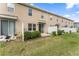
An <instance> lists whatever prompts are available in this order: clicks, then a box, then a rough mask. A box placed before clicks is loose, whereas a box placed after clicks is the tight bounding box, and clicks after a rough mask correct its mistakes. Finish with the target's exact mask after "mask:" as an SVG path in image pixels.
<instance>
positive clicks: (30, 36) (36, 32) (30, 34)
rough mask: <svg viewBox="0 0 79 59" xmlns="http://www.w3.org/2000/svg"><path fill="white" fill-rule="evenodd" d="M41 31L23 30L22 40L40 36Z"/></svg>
mask: <svg viewBox="0 0 79 59" xmlns="http://www.w3.org/2000/svg"><path fill="white" fill-rule="evenodd" d="M40 36H41V33H40V32H38V31H34V32H25V33H24V40H28V39H34V38H37V37H40Z"/></svg>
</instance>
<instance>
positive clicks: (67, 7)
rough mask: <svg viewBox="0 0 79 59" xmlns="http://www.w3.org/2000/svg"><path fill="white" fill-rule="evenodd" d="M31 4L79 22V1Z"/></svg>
mask: <svg viewBox="0 0 79 59" xmlns="http://www.w3.org/2000/svg"><path fill="white" fill-rule="evenodd" d="M31 5H33V6H36V7H38V8H41V9H44V10H46V11H49V12H51V13H55V14H57V15H60V16H64V17H67V18H69V19H72V20H74V21H75V22H79V3H32V4H31Z"/></svg>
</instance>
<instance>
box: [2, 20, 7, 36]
mask: <svg viewBox="0 0 79 59" xmlns="http://www.w3.org/2000/svg"><path fill="white" fill-rule="evenodd" d="M1 35H8V21H7V20H2V21H1Z"/></svg>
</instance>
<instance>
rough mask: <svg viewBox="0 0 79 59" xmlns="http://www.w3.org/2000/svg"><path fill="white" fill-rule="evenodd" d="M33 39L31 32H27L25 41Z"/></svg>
mask: <svg viewBox="0 0 79 59" xmlns="http://www.w3.org/2000/svg"><path fill="white" fill-rule="evenodd" d="M28 39H31V32H25V33H24V40H28Z"/></svg>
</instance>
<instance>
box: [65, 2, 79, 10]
mask: <svg viewBox="0 0 79 59" xmlns="http://www.w3.org/2000/svg"><path fill="white" fill-rule="evenodd" d="M74 6H77V7H79V3H66V8H67V9H70V8H73V7H74Z"/></svg>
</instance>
